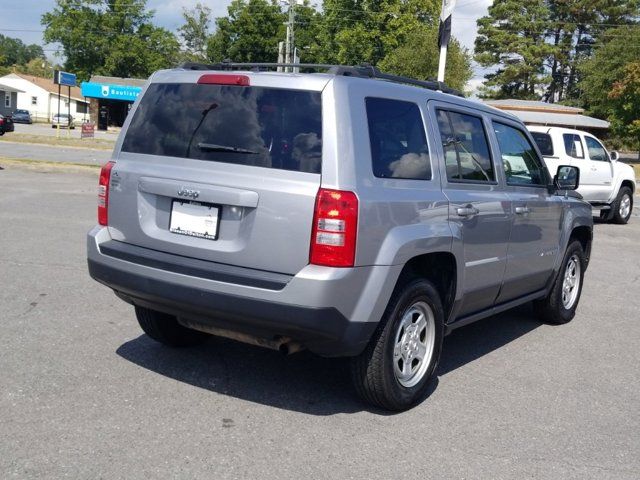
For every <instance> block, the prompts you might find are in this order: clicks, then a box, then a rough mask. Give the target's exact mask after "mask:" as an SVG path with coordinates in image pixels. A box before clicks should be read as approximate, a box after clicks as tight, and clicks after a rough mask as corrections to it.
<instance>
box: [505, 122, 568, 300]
mask: <svg viewBox="0 0 640 480" xmlns="http://www.w3.org/2000/svg"><path fill="white" fill-rule="evenodd" d="M493 131H494V134H495V139H496V143H497V148H498V150H499V152H500V157H501V160H502V162H501V163H502V168H503V169H504V173H505V178H506V183H507V196H508V197H509V201H510V203H511V208H512V210H513V213H514V215H513V226H512V228H511V239H510V241H509V249H508V257H507V268H506V272H505V276H504V285H503V287H502V289H501V290H500V296H499V297H498V299H497V303H503V302H507V301H509V300H513V299H515V298H518V297H521V296H524V295H527V294H530V293H533V292H535V291H537V290H540V289H542V288H544V286H545V284H546V282H547V280H548V279H549V277H550V275H551V274H552V271H553V266H554V261H555V259H556V257H557V255H558V248H559V244H560V228H561V225H562V222H561V215H562V200H561V198H560V197H558V196H557V195H551V194H549V191H548V188H547V185H548V184H549V183H550V181H551V180H550V178H549V177H548V173H547V170H546V169H545V167H544V165H543V162H542V159H541V158H540V157H539V156H538V153H537V152H536V149H535V148H534V146H533V143H532V142H531V141H530V140H529V137H528V135H526V133H525V130H524V129H523V127H522V126H521V125H520V124H518V123H515V122H511V121H509V120H506V119H500V120H498V119H494V121H493Z"/></svg>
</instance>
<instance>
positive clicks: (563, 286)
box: [533, 240, 586, 325]
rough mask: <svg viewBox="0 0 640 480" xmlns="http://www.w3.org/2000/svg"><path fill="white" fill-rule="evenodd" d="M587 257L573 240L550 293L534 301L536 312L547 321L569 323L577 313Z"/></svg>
mask: <svg viewBox="0 0 640 480" xmlns="http://www.w3.org/2000/svg"><path fill="white" fill-rule="evenodd" d="M585 268H586V258H585V255H584V251H583V250H582V245H581V244H580V242H578V241H577V240H574V241H572V242H571V243H570V244H569V246H568V247H567V250H566V252H565V254H564V258H563V260H562V266H561V267H560V271H559V272H558V275H557V277H556V279H555V281H554V282H553V287H551V291H550V292H549V294H548V295H547V296H546V297H545V298H543V299H540V300H536V301H534V302H533V306H534V309H535V311H536V314H537V315H538V317H539V318H540V320H542V321H543V322H545V323H550V324H553V325H562V324H565V323H569V322H570V321H571V320H572V319H573V317H574V316H575V314H576V308H577V306H578V302H579V301H580V294H581V293H582V283H583V279H584V271H585Z"/></svg>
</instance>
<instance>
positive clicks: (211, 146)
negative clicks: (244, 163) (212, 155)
mask: <svg viewBox="0 0 640 480" xmlns="http://www.w3.org/2000/svg"><path fill="white" fill-rule="evenodd" d="M198 148H199V149H200V150H206V151H207V152H229V153H248V154H250V155H258V153H259V152H254V151H253V150H248V149H246V148H238V147H230V146H228V145H217V144H215V143H199V144H198Z"/></svg>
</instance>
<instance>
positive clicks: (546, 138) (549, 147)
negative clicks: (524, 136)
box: [530, 132, 553, 157]
mask: <svg viewBox="0 0 640 480" xmlns="http://www.w3.org/2000/svg"><path fill="white" fill-rule="evenodd" d="M530 133H531V136H532V137H533V140H534V141H535V142H536V145H538V149H539V150H540V153H541V154H542V155H543V156H545V157H553V142H552V141H551V135H549V134H548V133H542V132H530Z"/></svg>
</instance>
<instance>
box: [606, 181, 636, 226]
mask: <svg viewBox="0 0 640 480" xmlns="http://www.w3.org/2000/svg"><path fill="white" fill-rule="evenodd" d="M626 199H628V201H629V212H628V213H627V214H626V215H623V214H622V213H620V207H621V205H622V202H624V201H625V200H626ZM611 208H612V209H613V218H612V221H613V223H617V224H619V225H624V224H626V223H627V222H628V221H629V218H631V212H632V211H633V192H632V191H631V189H630V188H629V187H621V188H620V191H619V192H618V196H617V197H616V201H615V202H613V205H611Z"/></svg>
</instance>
